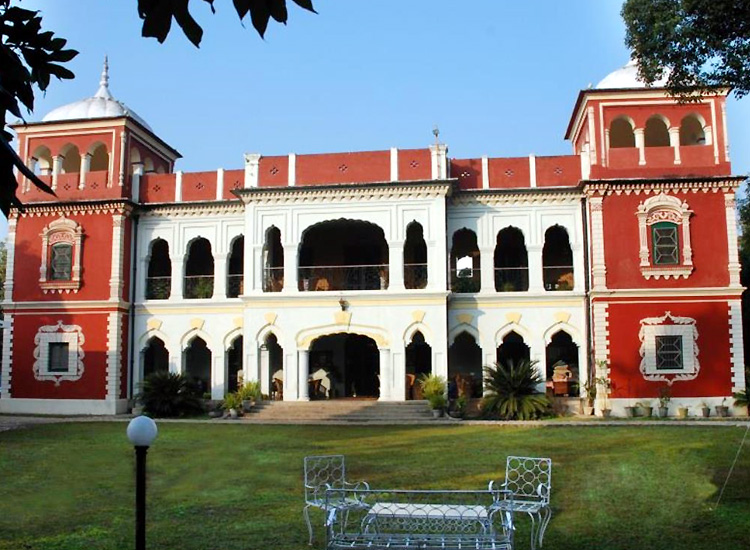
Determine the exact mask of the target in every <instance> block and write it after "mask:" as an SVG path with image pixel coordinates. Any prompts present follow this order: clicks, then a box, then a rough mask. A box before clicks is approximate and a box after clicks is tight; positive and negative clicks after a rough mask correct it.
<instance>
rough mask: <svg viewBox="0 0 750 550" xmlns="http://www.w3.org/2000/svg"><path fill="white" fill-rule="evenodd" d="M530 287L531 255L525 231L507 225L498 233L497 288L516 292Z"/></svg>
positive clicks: (496, 249)
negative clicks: (527, 246) (527, 247)
mask: <svg viewBox="0 0 750 550" xmlns="http://www.w3.org/2000/svg"><path fill="white" fill-rule="evenodd" d="M528 289H529V255H528V252H527V251H526V243H525V241H524V238H523V232H522V231H521V230H520V229H518V228H517V227H506V228H505V229H502V230H500V231H499V232H498V234H497V244H496V246H495V290H497V291H498V292H514V291H523V290H528Z"/></svg>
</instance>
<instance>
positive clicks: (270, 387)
mask: <svg viewBox="0 0 750 550" xmlns="http://www.w3.org/2000/svg"><path fill="white" fill-rule="evenodd" d="M258 348H259V349H258V351H259V354H260V368H261V372H260V380H261V386H262V389H263V391H264V392H265V393H267V394H268V395H272V396H273V397H274V398H276V399H282V398H283V387H284V348H283V347H282V346H281V344H280V343H279V338H278V336H277V335H276V334H274V333H273V332H271V331H269V332H268V333H267V334H266V336H265V337H264V338H263V342H262V344H260V346H259V347H258ZM311 374H312V375H313V376H314V375H315V373H311ZM329 387H330V383H328V384H327V385H326V388H329ZM308 395H309V394H308ZM313 397H314V396H313Z"/></svg>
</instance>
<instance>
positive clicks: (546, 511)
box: [539, 508, 552, 548]
mask: <svg viewBox="0 0 750 550" xmlns="http://www.w3.org/2000/svg"><path fill="white" fill-rule="evenodd" d="M551 519H552V510H551V509H550V508H544V518H543V519H542V523H541V525H540V526H539V548H541V547H542V545H543V543H544V532H545V531H546V530H547V525H549V522H550V520H551Z"/></svg>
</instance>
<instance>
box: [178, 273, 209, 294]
mask: <svg viewBox="0 0 750 550" xmlns="http://www.w3.org/2000/svg"><path fill="white" fill-rule="evenodd" d="M213 295H214V276H213V275H186V276H185V289H184V296H185V298H202V299H206V298H211V297H212V296H213Z"/></svg>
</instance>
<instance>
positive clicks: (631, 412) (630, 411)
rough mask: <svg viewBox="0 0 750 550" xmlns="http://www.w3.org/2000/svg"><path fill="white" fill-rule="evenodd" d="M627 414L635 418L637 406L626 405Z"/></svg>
mask: <svg viewBox="0 0 750 550" xmlns="http://www.w3.org/2000/svg"><path fill="white" fill-rule="evenodd" d="M625 416H627V417H628V418H633V417H634V416H635V407H625Z"/></svg>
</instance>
